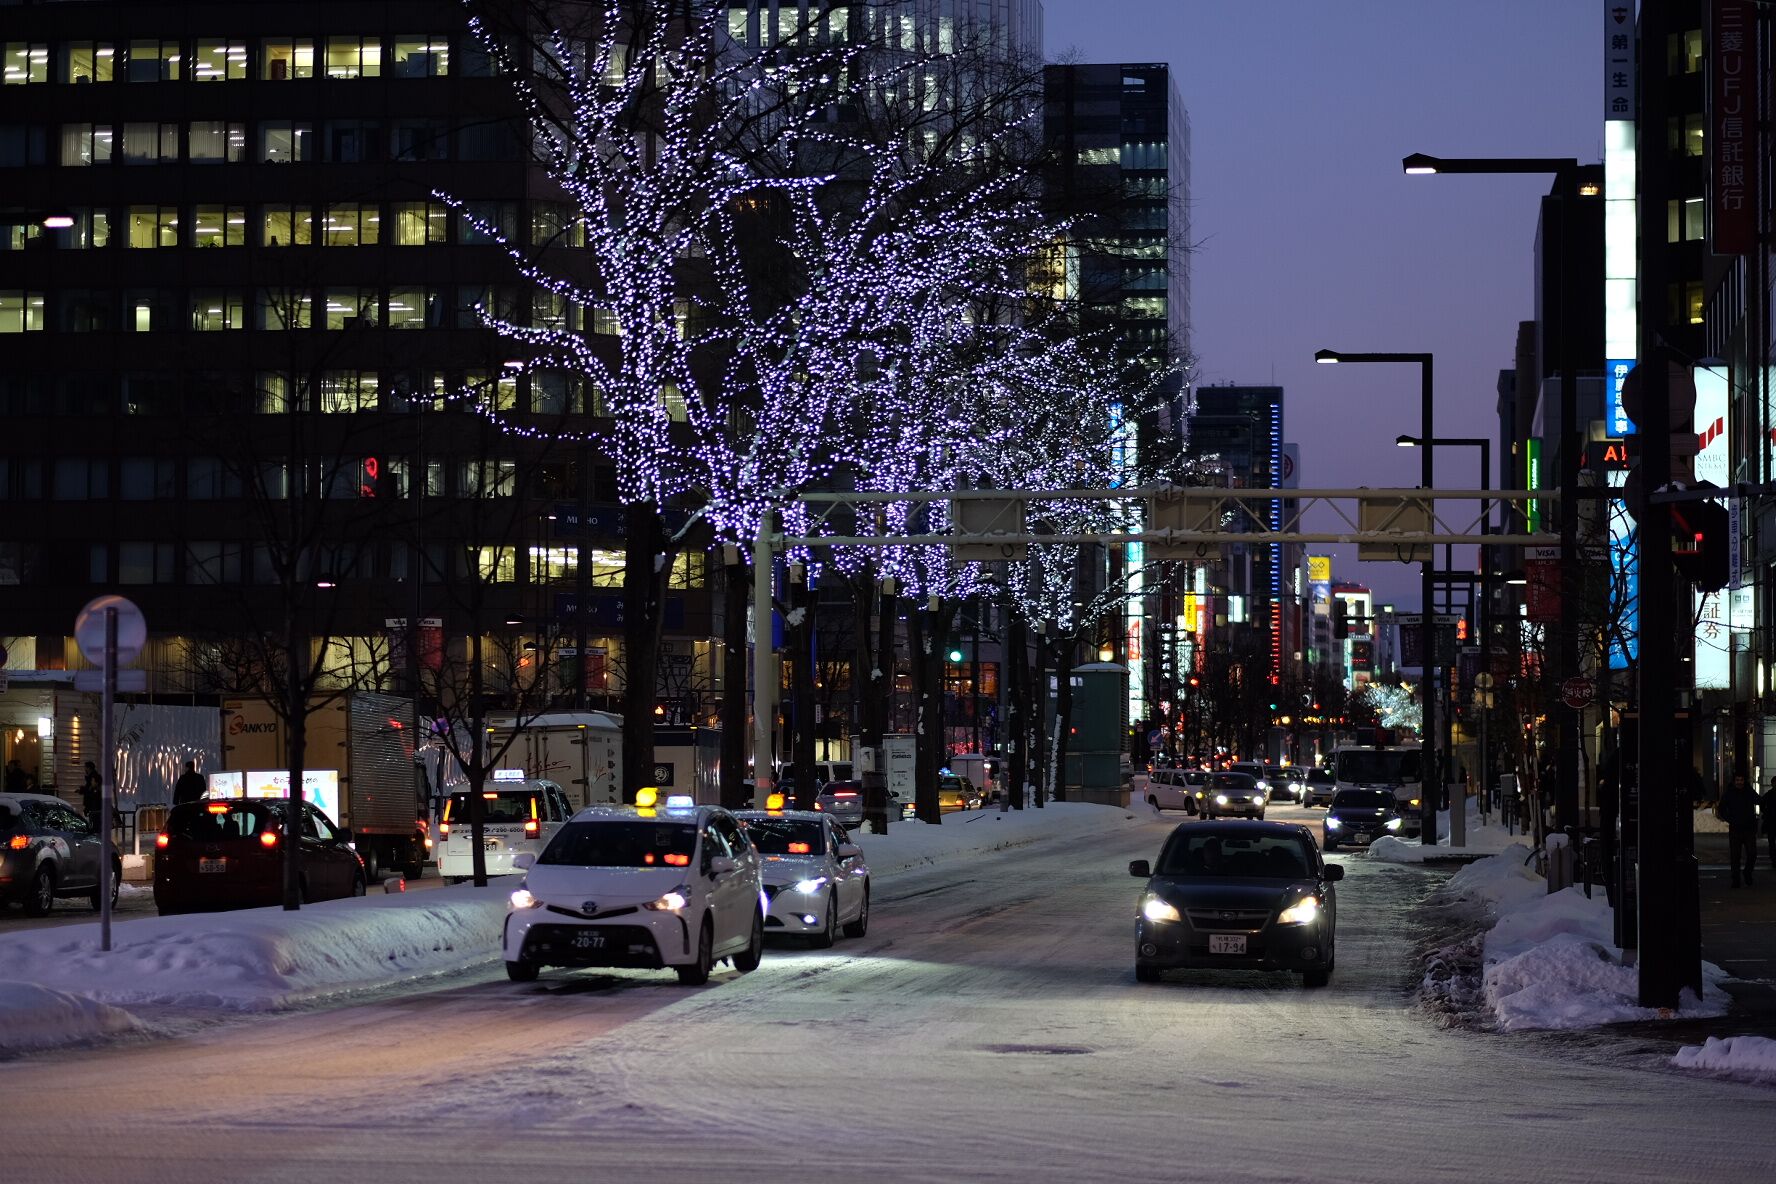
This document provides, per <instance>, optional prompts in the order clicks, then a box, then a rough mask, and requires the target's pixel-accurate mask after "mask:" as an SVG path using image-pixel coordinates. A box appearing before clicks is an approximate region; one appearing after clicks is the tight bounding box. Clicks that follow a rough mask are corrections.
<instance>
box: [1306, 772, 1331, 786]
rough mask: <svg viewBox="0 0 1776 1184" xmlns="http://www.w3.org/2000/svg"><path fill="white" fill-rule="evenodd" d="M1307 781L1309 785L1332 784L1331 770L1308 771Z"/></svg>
mask: <svg viewBox="0 0 1776 1184" xmlns="http://www.w3.org/2000/svg"><path fill="white" fill-rule="evenodd" d="M1307 780H1308V783H1309V784H1310V785H1330V784H1332V770H1331V769H1309V770H1308V771H1307Z"/></svg>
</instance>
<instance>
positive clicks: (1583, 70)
mask: <svg viewBox="0 0 1776 1184" xmlns="http://www.w3.org/2000/svg"><path fill="white" fill-rule="evenodd" d="M1044 8H1045V13H1046V41H1047V50H1048V56H1049V59H1050V60H1051V61H1053V60H1058V59H1062V58H1064V57H1066V56H1067V55H1068V54H1069V52H1070V51H1072V52H1074V54H1075V55H1076V57H1077V59H1078V60H1081V61H1101V62H1150V61H1164V62H1168V63H1170V65H1171V67H1172V74H1173V77H1174V78H1175V79H1176V81H1177V85H1178V90H1179V93H1180V94H1181V95H1182V96H1183V100H1184V105H1185V107H1186V108H1187V109H1188V111H1189V113H1190V127H1191V137H1192V146H1191V160H1190V169H1191V189H1192V198H1193V201H1192V212H1191V217H1192V223H1193V225H1192V228H1191V229H1192V236H1193V238H1194V240H1195V241H1196V243H1197V245H1198V250H1197V252H1196V254H1195V255H1194V256H1193V258H1192V260H1191V268H1192V280H1191V299H1192V308H1193V314H1194V315H1193V321H1194V326H1193V333H1194V340H1193V345H1194V347H1195V350H1196V353H1197V355H1198V360H1199V369H1198V378H1199V381H1200V382H1201V383H1202V384H1211V383H1229V382H1232V383H1242V384H1259V383H1276V384H1280V385H1281V386H1282V387H1283V388H1284V397H1285V400H1286V411H1285V419H1284V423H1285V427H1286V429H1287V437H1288V439H1290V440H1292V441H1295V442H1297V443H1299V444H1300V445H1301V454H1302V474H1301V484H1302V485H1303V486H1304V487H1314V488H1332V487H1350V486H1356V485H1369V486H1394V485H1398V486H1413V485H1417V484H1418V477H1419V469H1418V465H1419V460H1418V454H1417V452H1416V451H1413V450H1410V449H1403V448H1398V447H1396V446H1395V444H1394V437H1395V436H1397V435H1399V434H1400V433H1401V432H1406V433H1410V434H1413V435H1416V434H1418V430H1419V400H1418V389H1419V383H1418V370H1417V368H1416V367H1414V366H1410V365H1388V366H1383V365H1364V366H1319V365H1316V364H1315V363H1314V361H1313V353H1314V351H1315V350H1316V349H1321V348H1330V349H1339V350H1349V351H1412V352H1430V353H1432V354H1433V355H1435V371H1436V392H1437V419H1436V425H1435V430H1436V433H1437V434H1438V435H1439V436H1482V435H1484V436H1488V437H1493V438H1495V439H1496V436H1497V422H1498V421H1497V416H1496V412H1495V402H1496V394H1495V388H1496V384H1497V380H1498V372H1499V370H1500V369H1502V368H1508V367H1509V366H1511V364H1512V351H1513V346H1514V341H1515V336H1516V329H1517V323H1518V322H1519V321H1521V320H1526V319H1528V318H1529V317H1530V316H1531V315H1532V313H1533V311H1534V309H1533V304H1532V297H1531V262H1532V257H1533V256H1532V251H1533V248H1534V242H1535V224H1536V198H1537V197H1538V195H1540V194H1542V193H1545V192H1546V191H1547V190H1548V188H1549V186H1550V184H1551V180H1552V179H1551V178H1544V177H1505V176H1482V177H1475V176H1468V177H1407V176H1405V175H1404V174H1403V173H1402V172H1401V171H1400V158H1401V157H1402V156H1405V155H1406V154H1407V153H1410V152H1428V153H1431V154H1432V155H1439V156H1572V157H1577V158H1578V159H1579V160H1580V161H1581V162H1587V161H1597V160H1601V159H1602V152H1603V149H1602V120H1603V116H1602V106H1603V99H1602V90H1603V69H1602V56H1603V51H1602V36H1603V10H1602V5H1600V4H1598V3H1596V2H1595V0H1489V2H1488V3H1485V4H1473V3H1456V2H1454V0H1344V2H1342V3H1324V2H1321V0H1045V4H1044ZM1497 464H1498V462H1497V458H1496V457H1495V458H1494V468H1495V469H1496V468H1497ZM1478 468H1479V459H1478V456H1477V455H1476V450H1475V449H1473V448H1444V449H1440V450H1439V455H1438V457H1437V482H1438V484H1439V485H1442V486H1454V485H1458V484H1459V485H1464V486H1470V487H1471V486H1472V485H1473V484H1474V482H1475V480H1476V477H1477V474H1478ZM1495 484H1496V480H1495ZM1336 528H1337V524H1336V523H1335V522H1326V523H1325V524H1324V529H1328V530H1331V529H1336ZM1315 550H1316V551H1317V550H1318V548H1315ZM1355 551H1356V549H1355V548H1354V547H1351V548H1335V549H1334V554H1335V556H1336V558H1335V559H1334V566H1333V575H1334V577H1335V578H1338V579H1345V580H1351V579H1354V580H1356V581H1358V582H1361V583H1366V584H1368V585H1370V586H1371V587H1372V588H1374V589H1375V591H1376V594H1377V597H1378V598H1379V599H1381V600H1384V601H1387V600H1391V601H1393V602H1395V603H1398V604H1400V605H1402V606H1404V607H1410V608H1416V607H1417V605H1418V599H1419V597H1418V587H1419V586H1418V568H1417V567H1416V566H1411V567H1408V566H1406V565H1402V564H1363V565H1361V566H1358V565H1357V564H1356V563H1355ZM1469 554H1470V557H1469V558H1468V559H1466V560H1463V559H1462V558H1461V557H1460V555H1459V554H1458V556H1457V562H1458V564H1461V565H1462V566H1464V567H1467V568H1471V567H1472V565H1473V560H1472V558H1471V555H1472V553H1471V552H1470V553H1469ZM1439 562H1440V560H1439Z"/></svg>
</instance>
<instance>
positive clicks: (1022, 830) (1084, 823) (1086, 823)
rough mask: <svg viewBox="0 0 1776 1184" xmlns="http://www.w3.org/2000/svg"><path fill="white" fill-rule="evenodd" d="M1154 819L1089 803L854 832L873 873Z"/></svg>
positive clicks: (976, 813)
mask: <svg viewBox="0 0 1776 1184" xmlns="http://www.w3.org/2000/svg"><path fill="white" fill-rule="evenodd" d="M1155 815H1156V812H1155V811H1154V809H1153V807H1151V806H1149V805H1147V803H1145V802H1142V803H1141V804H1140V806H1139V807H1138V808H1137V807H1129V808H1128V809H1124V808H1122V807H1120V806H1100V805H1093V804H1091V803H1089V802H1050V803H1049V804H1048V805H1047V806H1045V807H1043V808H1042V809H1040V810H1037V809H1034V808H1031V809H1025V810H1006V811H1003V812H1002V811H999V810H996V809H989V810H963V811H957V812H955V813H952V814H945V815H944V816H943V822H942V823H941V824H940V825H937V826H932V825H929V824H928V823H923V822H896V823H893V824H891V825H890V826H889V827H888V833H887V834H885V835H869V834H863V833H862V832H861V831H854V832H852V833H853V834H854V835H856V837H857V842H858V843H859V844H860V845H861V846H862V847H863V855H864V859H865V860H867V861H868V862H869V867H870V874H871V875H877V876H879V875H886V874H890V873H893V872H898V871H905V870H907V869H908V868H914V867H920V866H923V865H926V864H933V863H940V862H942V861H944V860H946V859H954V858H957V857H958V856H963V855H976V854H980V853H981V852H984V851H1000V850H1003V849H1005V848H1007V847H1021V846H1024V845H1025V844H1027V843H1035V842H1040V841H1042V840H1043V839H1049V838H1057V837H1060V836H1065V835H1086V834H1098V833H1101V832H1103V831H1109V830H1115V829H1116V828H1117V827H1121V826H1132V825H1135V824H1136V823H1138V822H1140V821H1143V820H1146V821H1151V820H1152V819H1153V818H1154V817H1155Z"/></svg>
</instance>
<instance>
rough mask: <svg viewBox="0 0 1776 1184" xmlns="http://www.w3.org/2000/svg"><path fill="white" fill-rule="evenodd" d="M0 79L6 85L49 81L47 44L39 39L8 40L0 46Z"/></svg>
mask: <svg viewBox="0 0 1776 1184" xmlns="http://www.w3.org/2000/svg"><path fill="white" fill-rule="evenodd" d="M0 79H3V80H4V81H5V84H6V85H7V86H24V85H26V84H27V83H32V82H48V81H49V46H48V44H47V43H45V42H41V41H8V42H6V44H5V46H4V47H0Z"/></svg>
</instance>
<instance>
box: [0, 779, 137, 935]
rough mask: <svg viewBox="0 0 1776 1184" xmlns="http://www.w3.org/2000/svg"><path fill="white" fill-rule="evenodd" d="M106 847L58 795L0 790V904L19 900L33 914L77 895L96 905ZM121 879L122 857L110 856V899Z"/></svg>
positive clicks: (93, 828)
mask: <svg viewBox="0 0 1776 1184" xmlns="http://www.w3.org/2000/svg"><path fill="white" fill-rule="evenodd" d="M103 849H104V845H103V843H101V842H100V839H99V828H98V826H97V825H95V824H94V823H92V822H89V821H87V819H86V816H85V815H83V814H81V813H80V811H78V810H76V809H74V808H73V807H72V806H70V805H68V804H67V803H66V802H64V801H62V799H61V798H58V797H53V796H51V795H49V794H46V793H8V794H0V907H3V906H4V905H6V904H7V903H8V902H10V901H14V900H16V901H19V902H20V903H21V904H23V905H24V906H25V911H26V912H27V913H29V914H31V915H32V916H33V917H41V916H43V915H44V914H45V913H47V912H49V911H50V910H51V909H52V908H54V907H55V902H56V900H57V899H58V898H60V899H66V898H69V897H77V898H80V899H82V900H86V901H89V902H90V903H91V904H92V907H93V908H94V909H97V908H99V907H100V905H102V904H103V903H104V902H103V901H102V900H101V899H100V897H99V866H100V859H101V852H102V851H103ZM122 879H123V860H122V858H121V857H120V856H117V855H115V854H113V855H112V857H111V900H112V902H113V903H115V902H116V900H117V886H118V884H119V882H120V881H121V880H122Z"/></svg>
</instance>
